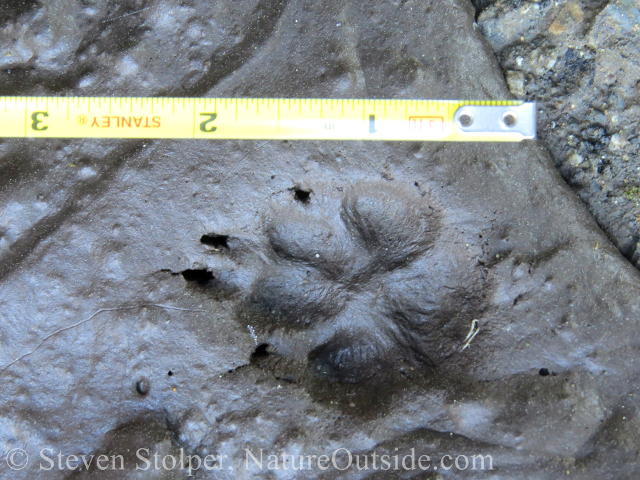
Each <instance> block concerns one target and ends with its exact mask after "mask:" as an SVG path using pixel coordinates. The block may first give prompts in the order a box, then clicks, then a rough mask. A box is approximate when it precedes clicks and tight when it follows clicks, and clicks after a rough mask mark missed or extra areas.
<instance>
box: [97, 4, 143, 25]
mask: <svg viewBox="0 0 640 480" xmlns="http://www.w3.org/2000/svg"><path fill="white" fill-rule="evenodd" d="M150 8H151V7H145V8H143V9H141V10H136V11H135V12H129V13H125V14H124V15H120V16H119V17H113V18H107V19H106V20H103V21H102V23H107V22H113V21H114V20H120V19H121V18H124V17H128V16H130V15H135V14H136V13H140V12H144V11H145V10H149V9H150Z"/></svg>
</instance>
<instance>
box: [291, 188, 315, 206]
mask: <svg viewBox="0 0 640 480" xmlns="http://www.w3.org/2000/svg"><path fill="white" fill-rule="evenodd" d="M293 198H295V199H296V200H297V201H298V202H302V203H309V201H310V200H311V190H308V191H307V190H302V189H301V188H294V189H293Z"/></svg>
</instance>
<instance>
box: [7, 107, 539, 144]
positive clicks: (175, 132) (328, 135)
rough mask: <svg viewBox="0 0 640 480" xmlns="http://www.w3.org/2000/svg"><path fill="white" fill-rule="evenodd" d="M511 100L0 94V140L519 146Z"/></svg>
mask: <svg viewBox="0 0 640 480" xmlns="http://www.w3.org/2000/svg"><path fill="white" fill-rule="evenodd" d="M535 112H536V110H535V104H533V103H524V102H519V101H511V100H504V101H465V100H379V99H376V100H373V99H310V98H303V99H297V98H296V99H293V98H289V99H283V98H165V97H159V98H148V97H146V98H138V97H0V137H34V138H38V137H50V138H200V139H203V138H209V139H281V140H297V139H298V140H307V139H308V140H322V139H325V140H413V141H425V140H440V141H443V140H448V141H520V140H523V139H527V138H535Z"/></svg>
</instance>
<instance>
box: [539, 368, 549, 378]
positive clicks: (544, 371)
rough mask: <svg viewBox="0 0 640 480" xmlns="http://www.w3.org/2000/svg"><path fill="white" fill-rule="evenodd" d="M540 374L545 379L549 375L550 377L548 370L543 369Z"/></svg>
mask: <svg viewBox="0 0 640 480" xmlns="http://www.w3.org/2000/svg"><path fill="white" fill-rule="evenodd" d="M538 373H539V374H540V375H542V376H543V377H546V376H547V375H549V369H548V368H541V369H540V371H539V372H538Z"/></svg>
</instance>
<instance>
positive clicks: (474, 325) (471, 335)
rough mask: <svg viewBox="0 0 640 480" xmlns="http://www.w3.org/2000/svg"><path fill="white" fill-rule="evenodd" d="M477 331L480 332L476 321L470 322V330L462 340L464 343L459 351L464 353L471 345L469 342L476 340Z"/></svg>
mask: <svg viewBox="0 0 640 480" xmlns="http://www.w3.org/2000/svg"><path fill="white" fill-rule="evenodd" d="M479 331H480V327H479V326H478V320H476V319H474V320H473V322H471V329H470V330H469V333H468V334H467V336H466V338H465V339H464V341H465V342H466V343H465V344H464V346H463V347H462V350H460V351H461V352H462V351H464V350H465V349H466V348H467V347H468V346H469V344H470V343H471V340H473V339H474V338H476V335H477V334H478V332H479Z"/></svg>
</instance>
